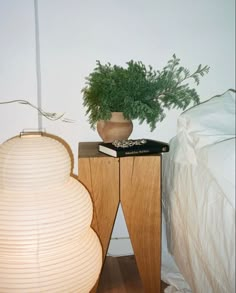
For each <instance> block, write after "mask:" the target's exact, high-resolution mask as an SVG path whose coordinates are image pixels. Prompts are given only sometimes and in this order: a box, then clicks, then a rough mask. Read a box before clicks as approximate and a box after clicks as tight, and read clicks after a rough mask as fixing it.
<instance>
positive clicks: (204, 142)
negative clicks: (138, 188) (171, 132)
mask: <svg viewBox="0 0 236 293" xmlns="http://www.w3.org/2000/svg"><path fill="white" fill-rule="evenodd" d="M162 191H163V192H162V201H163V205H162V207H163V241H162V251H163V254H162V279H163V280H164V281H166V282H167V283H169V284H171V285H172V286H171V287H169V288H167V289H166V292H176V291H179V292H199V293H200V292H202V293H211V292H212V293H218V292H219V293H234V292H235V93H234V92H232V91H227V92H226V93H224V94H223V95H220V96H217V97H214V98H212V99H210V100H208V101H206V102H204V103H202V104H200V105H198V106H196V107H194V108H192V109H190V110H188V111H186V112H185V113H183V114H182V115H181V116H180V118H179V119H178V131H177V136H176V137H174V138H173V139H172V140H171V142H170V152H169V153H166V154H165V155H164V156H163V178H162Z"/></svg>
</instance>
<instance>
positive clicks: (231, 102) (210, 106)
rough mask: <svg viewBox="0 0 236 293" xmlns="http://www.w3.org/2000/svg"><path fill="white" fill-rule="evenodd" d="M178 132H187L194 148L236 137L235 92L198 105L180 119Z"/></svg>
mask: <svg viewBox="0 0 236 293" xmlns="http://www.w3.org/2000/svg"><path fill="white" fill-rule="evenodd" d="M177 123H178V125H177V132H178V133H180V132H182V131H184V132H186V133H187V134H188V136H190V137H191V139H192V142H193V146H194V148H196V149H198V148H202V147H204V146H205V145H209V144H212V143H216V142H219V141H222V140H225V139H229V138H233V137H235V91H234V90H228V91H226V92H225V93H224V94H222V95H219V96H214V97H213V98H211V99H209V100H207V101H205V102H202V103H201V104H199V105H196V106H194V107H192V108H190V109H189V110H187V111H185V112H183V113H182V114H181V115H180V117H179V118H178V122H177Z"/></svg>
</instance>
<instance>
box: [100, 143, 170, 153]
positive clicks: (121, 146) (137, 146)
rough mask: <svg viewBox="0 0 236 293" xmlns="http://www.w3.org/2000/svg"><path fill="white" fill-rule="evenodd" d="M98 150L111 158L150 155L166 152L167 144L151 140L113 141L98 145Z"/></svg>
mask: <svg viewBox="0 0 236 293" xmlns="http://www.w3.org/2000/svg"><path fill="white" fill-rule="evenodd" d="M98 150H99V152H102V153H104V154H107V155H109V156H112V157H125V156H138V155H151V154H160V153H166V152H168V151H169V144H168V143H166V142H162V141H157V140H151V139H136V140H131V139H128V140H115V141H113V142H111V143H105V142H101V143H99V145H98Z"/></svg>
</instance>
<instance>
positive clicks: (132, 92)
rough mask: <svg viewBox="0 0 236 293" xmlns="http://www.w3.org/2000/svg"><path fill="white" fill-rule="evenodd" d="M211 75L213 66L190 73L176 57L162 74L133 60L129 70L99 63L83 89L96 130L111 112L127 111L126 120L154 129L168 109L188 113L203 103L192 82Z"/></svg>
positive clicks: (87, 110)
mask: <svg viewBox="0 0 236 293" xmlns="http://www.w3.org/2000/svg"><path fill="white" fill-rule="evenodd" d="M208 72H209V67H208V66H202V65H201V64H200V65H199V66H198V68H197V69H196V70H195V72H193V73H190V71H189V70H188V69H187V68H184V67H182V66H180V59H178V58H177V57H176V56H175V55H173V56H172V58H171V59H170V60H169V61H168V63H167V65H166V66H165V67H164V68H163V69H162V70H161V71H159V70H154V69H153V68H152V67H151V66H145V65H144V64H143V63H142V62H141V61H137V62H136V61H133V60H131V61H129V62H127V63H126V67H121V66H118V65H111V64H110V63H107V64H104V65H103V64H101V62H100V61H96V67H95V68H94V70H93V72H91V73H90V75H89V76H88V77H86V84H85V87H84V88H83V89H82V93H83V105H84V106H85V107H86V115H88V118H89V123H90V125H91V127H92V128H94V127H95V125H96V123H97V121H98V120H109V119H110V117H111V112H123V113H124V116H125V118H127V119H130V120H134V119H138V120H139V122H140V123H143V122H144V121H145V122H146V123H147V124H148V125H149V126H150V129H151V130H154V129H155V127H156V124H157V122H159V121H162V120H163V119H164V118H165V109H171V108H179V109H183V110H185V109H186V108H187V107H188V106H189V104H190V103H191V102H192V103H193V104H197V103H199V101H200V100H199V95H198V93H197V91H196V90H195V89H194V88H190V86H189V83H188V81H189V80H192V81H193V82H194V83H195V84H196V85H198V84H199V82H200V78H201V77H203V76H204V75H205V74H206V73H208Z"/></svg>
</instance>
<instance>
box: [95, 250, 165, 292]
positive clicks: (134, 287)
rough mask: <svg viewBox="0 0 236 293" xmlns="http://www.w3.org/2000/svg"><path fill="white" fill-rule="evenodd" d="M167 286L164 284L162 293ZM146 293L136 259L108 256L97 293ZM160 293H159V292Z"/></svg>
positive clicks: (132, 257)
mask: <svg viewBox="0 0 236 293" xmlns="http://www.w3.org/2000/svg"><path fill="white" fill-rule="evenodd" d="M166 286H167V285H166V284H165V283H163V282H162V284H161V292H160V293H163V292H164V289H165V288H166ZM133 292H135V293H144V290H143V288H142V283H141V280H140V277H139V273H138V269H137V266H136V261H135V257H134V256H133V255H132V256H122V257H112V256H107V257H106V260H105V264H104V267H103V270H102V273H101V277H100V281H99V284H98V290H97V293H133ZM145 293H148V292H145ZM157 293H159V292H157Z"/></svg>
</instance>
